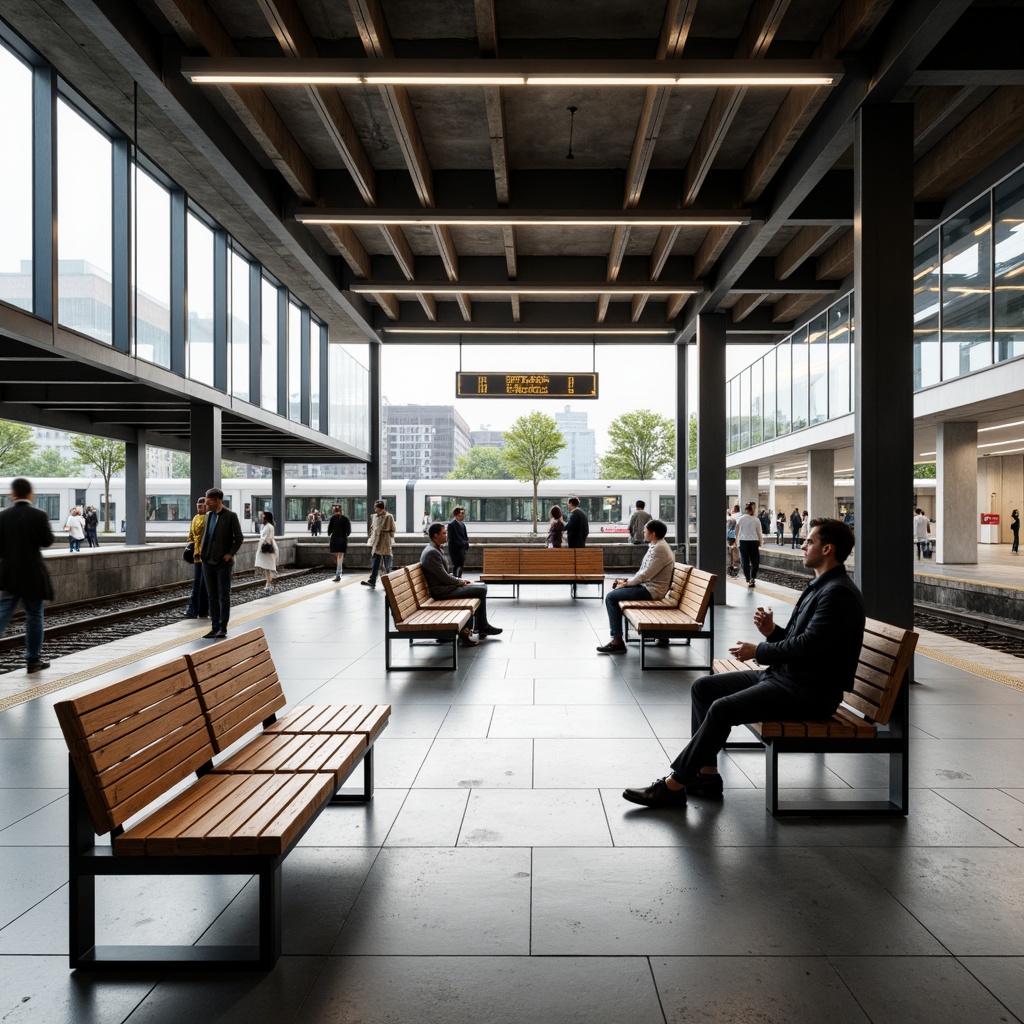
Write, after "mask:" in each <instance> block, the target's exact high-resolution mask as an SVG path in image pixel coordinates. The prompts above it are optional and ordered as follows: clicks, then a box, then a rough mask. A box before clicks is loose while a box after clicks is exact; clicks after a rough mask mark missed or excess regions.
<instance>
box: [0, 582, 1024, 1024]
mask: <svg viewBox="0 0 1024 1024" xmlns="http://www.w3.org/2000/svg"><path fill="white" fill-rule="evenodd" d="M354 582H355V581H354V580H348V579H346V582H345V583H343V584H341V585H340V586H339V585H335V584H331V583H327V582H325V583H323V584H316V585H314V586H313V587H310V588H308V591H309V592H308V594H304V595H302V596H301V597H296V596H295V595H294V594H288V595H282V596H281V598H276V599H271V600H270V601H269V602H267V603H266V604H263V605H261V607H260V608H258V609H252V606H249V607H247V608H246V609H244V610H243V611H244V615H243V614H240V615H239V616H238V621H237V622H236V623H234V624H233V626H234V628H235V629H236V630H241V629H242V628H247V627H251V626H253V625H261V626H263V628H264V629H265V630H266V632H267V635H268V637H269V641H270V645H271V649H272V651H273V653H274V657H275V660H276V662H277V665H278V668H279V671H280V674H281V677H282V682H283V684H284V687H285V690H286V692H287V694H288V695H289V698H290V699H291V700H292V701H294V702H296V703H298V702H302V701H304V700H307V699H313V700H316V701H318V702H329V701H338V702H354V701H365V702H370V701H372V702H389V703H391V704H392V706H393V709H394V711H393V715H392V724H391V725H390V727H389V728H388V729H387V730H386V731H385V733H384V734H383V735H382V736H381V738H380V740H379V741H378V747H377V751H378V754H377V758H378V760H377V794H376V799H375V800H374V801H373V803H372V805H370V806H369V807H364V806H354V805H353V806H336V807H331V808H328V809H327V810H326V811H325V812H324V813H323V814H322V815H321V817H320V818H319V820H318V822H317V823H316V824H315V825H314V826H313V828H312V829H311V830H310V831H309V832H308V833H307V835H306V836H305V838H304V840H303V841H302V843H301V844H300V846H299V847H298V848H297V849H296V850H295V851H294V852H293V853H292V855H291V856H290V857H289V859H288V860H287V862H286V863H285V867H284V902H285V936H284V949H285V953H284V956H283V957H282V958H281V960H280V962H279V964H278V966H277V968H276V969H275V970H274V971H272V972H270V973H268V974H263V975H261V974H251V973H244V972H225V973H222V974H219V975H215V976H206V977H204V976H200V975H194V976H188V975H186V976H170V975H162V974H161V973H160V972H159V971H152V972H148V973H144V974H141V975H138V976H130V975H124V976H122V975H117V976H95V975H86V976H80V975H76V974H73V973H71V972H70V971H69V970H68V968H67V961H66V955H65V954H66V948H67V947H66V928H67V864H66V856H67V855H66V846H65V844H66V828H67V825H66V814H67V800H66V770H67V769H66V752H65V747H64V742H63V739H62V738H61V736H60V733H59V730H58V729H57V725H56V721H55V718H54V715H53V710H52V705H53V703H54V701H55V700H57V699H60V698H61V697H63V696H65V695H66V694H67V693H68V692H74V690H65V691H63V692H55V693H49V694H43V695H40V696H36V697H35V698H34V699H31V700H28V701H25V702H23V703H20V704H17V705H16V706H14V707H11V708H9V709H8V710H5V711H3V712H0V864H2V871H0V1018H2V1020H3V1021H4V1022H5V1024H11V1022H18V1021H29V1020H30V1021H45V1022H48V1024H49V1022H60V1021H75V1022H78V1024H85V1022H94V1021H95V1022H119V1021H130V1022H132V1024H140V1022H168V1024H170V1022H174V1024H179V1022H181V1021H188V1020H195V1021H197V1022H198V1021H201V1022H207V1021H240V1022H245V1024H254V1022H263V1021H268V1022H270V1021H273V1022H288V1021H301V1022H303V1024H322V1022H323V1024H326V1022H342V1021H344V1022H348V1021H353V1022H356V1021H358V1022H382V1024H383V1022H388V1024H396V1022H407V1021H408V1022H417V1024H419V1022H434V1021H437V1022H441V1021H444V1022H453V1021H457V1022H461V1021H467V1022H468V1021H472V1022H488V1024H489V1022H495V1024H499V1022H506V1021H507V1022H510V1024H511V1022H534V1021H538V1022H539V1021H544V1022H556V1024H557V1022H562V1021H587V1022H606V1021H607V1022H612V1021H616V1022H622V1021H628V1022H631V1024H647V1022H666V1021H668V1022H682V1021H743V1022H749V1021H758V1022H763V1021H768V1022H776V1021H777V1022H791V1021H815V1022H818V1021H825V1020H827V1021H829V1022H830V1024H841V1022H847V1021H850V1022H854V1021H858V1022H863V1021H872V1022H889V1021H891V1022H894V1024H895V1022H906V1021H928V1022H946V1021H948V1022H965V1021H970V1022H975V1021H979V1022H987V1021H993V1022H995V1021H1009V1020H1017V1019H1024V849H1022V846H1024V692H1021V691H1020V690H1018V689H1014V688H1013V687H1012V686H1008V685H1005V684H1004V683H1001V682H998V681H996V680H994V679H992V678H985V677H983V676H980V675H976V674H974V673H972V672H970V671H966V670H965V669H964V668H963V667H962V666H963V665H968V666H969V665H970V664H971V660H972V658H974V659H976V660H977V662H978V667H979V668H983V665H982V664H981V663H982V661H983V660H984V656H983V655H981V654H977V653H974V654H972V653H971V652H970V651H964V652H961V656H960V657H959V660H958V661H957V665H952V664H947V663H945V662H943V661H941V660H934V659H932V658H929V657H920V658H918V660H917V680H918V681H917V683H916V684H915V686H914V687H913V690H912V699H911V703H912V722H913V740H912V759H911V785H912V787H913V789H912V806H911V814H910V816H909V818H908V819H906V820H896V821H894V820H882V819H870V820H854V819H817V820H816V819H813V818H812V819H800V820H792V819H791V820H784V821H776V820H773V819H772V818H771V817H769V816H768V815H767V814H766V812H765V810H764V795H763V780H764V760H763V754H761V753H760V752H757V751H752V750H751V751H734V752H731V753H730V754H729V755H728V756H726V757H723V759H722V763H721V767H722V771H723V774H724V776H725V784H726V791H725V799H724V800H723V801H721V802H718V803H715V802H710V801H701V800H696V799H694V800H691V803H690V804H689V806H688V807H687V808H686V809H685V811H681V812H679V811H675V812H670V811H657V812H652V811H648V810H644V809H642V808H636V807H634V806H632V805H630V804H627V803H625V802H624V801H623V800H622V799H621V797H620V792H621V789H622V787H623V786H624V785H645V784H647V783H648V782H650V781H651V779H653V778H655V777H656V776H658V775H661V774H663V773H664V771H665V770H666V766H667V761H668V759H669V758H670V756H671V755H674V754H675V752H676V751H677V750H678V748H679V747H680V746H681V745H682V744H683V743H684V742H685V740H686V737H687V734H688V732H689V704H688V700H689V686H690V683H691V682H692V680H693V678H694V677H695V676H694V673H692V672H686V671H677V672H667V671H648V672H644V673H641V672H640V668H639V659H638V656H637V653H636V651H635V650H634V651H631V652H630V653H629V654H628V655H626V656H624V657H616V658H605V657H600V656H598V655H596V654H595V653H594V646H595V644H596V643H599V642H603V639H604V637H605V635H606V633H607V629H606V625H605V621H604V616H603V608H602V605H601V603H600V602H598V601H579V602H576V603H575V604H574V603H572V602H570V601H569V599H568V588H566V589H565V591H564V592H563V591H562V590H561V588H553V587H547V588H534V589H530V588H524V590H523V598H522V600H520V601H517V602H512V601H498V600H495V601H493V607H492V611H491V618H492V621H493V622H494V623H495V624H496V625H500V626H503V627H504V628H505V632H504V634H503V635H502V637H500V638H496V639H491V640H487V641H485V642H484V643H483V644H481V646H480V647H479V648H477V649H475V650H471V651H464V652H463V656H462V657H461V658H460V665H459V669H458V671H457V672H429V673H428V672H411V673H392V674H385V672H384V669H383V646H382V642H381V632H382V630H381V621H382V618H383V612H382V601H383V595H382V593H381V591H380V590H377V591H376V592H371V591H368V590H367V589H366V588H365V587H360V586H358V585H356V586H353V585H351V584H352V583H354ZM728 591H729V597H728V600H729V604H728V605H727V606H726V607H725V608H723V609H720V610H719V612H720V614H719V620H718V629H719V643H718V650H719V652H720V653H722V652H724V651H725V648H726V647H727V646H728V643H729V642H730V641H731V640H733V639H737V638H740V637H750V636H752V635H753V630H752V627H750V625H749V622H750V614H751V612H752V610H753V607H754V606H755V605H757V604H769V603H771V604H772V605H773V607H774V608H775V610H776V617H777V619H778V620H784V619H785V618H786V617H787V616H788V613H789V608H790V607H791V606H790V605H789V604H787V603H786V601H785V595H784V594H783V593H782V592H780V591H775V590H773V588H771V587H768V586H764V587H759V590H758V591H754V592H751V591H748V590H746V588H743V587H738V586H735V585H730V586H729V588H728ZM243 620H245V621H243ZM198 632H199V631H197V630H196V629H195V625H194V623H188V622H185V623H182V624H181V625H180V626H174V627H168V628H167V629H165V630H161V631H158V632H157V634H151V635H150V636H149V637H147V638H144V641H143V642H141V643H136V644H134V645H133V647H132V649H131V653H130V654H129V655H127V656H123V655H122V653H121V652H120V651H119V650H114V649H111V650H107V651H104V650H102V649H97V650H96V652H95V655H94V658H93V662H92V668H91V670H90V669H89V668H88V667H87V666H86V667H83V662H82V660H81V659H79V660H78V661H76V662H75V663H73V664H71V665H69V666H67V667H66V671H65V678H67V679H68V680H73V679H81V678H83V677H85V676H89V678H88V680H87V681H85V682H77V683H74V687H75V690H83V689H90V688H92V687H94V686H96V685H97V684H100V683H103V682H107V681H110V680H112V679H115V678H118V677H119V676H122V675H124V674H126V673H127V672H130V671H132V665H133V664H134V665H145V664H148V663H150V662H155V661H157V660H162V659H164V658H166V657H168V653H169V652H170V651H174V650H182V649H188V648H190V647H194V646H197V645H199V644H201V643H203V641H201V640H199V639H197V636H198ZM158 634H159V635H158ZM395 651H396V655H398V656H400V657H406V656H408V655H410V654H411V655H412V656H413V657H415V658H416V659H417V660H423V661H425V660H426V659H428V658H431V657H442V656H443V654H442V652H441V651H440V650H438V651H434V650H433V649H430V648H416V649H415V650H413V651H412V652H410V651H409V650H408V648H407V646H405V645H403V644H397V645H396V648H395ZM663 653H664V652H654V653H653V654H652V658H655V657H657V656H658V655H659V654H663ZM686 656H687V654H686V652H685V650H684V649H678V650H675V649H674V650H673V651H672V652H671V657H672V658H674V659H677V660H685V658H686ZM104 659H106V660H104ZM958 666H959V667H958ZM61 671H62V667H61V665H60V664H59V663H55V665H54V669H52V670H51V673H49V674H48V676H49V678H50V679H54V678H56V679H57V680H59V679H60V678H61V676H60V673H61ZM30 681H31V683H33V684H34V683H36V682H37V681H40V682H42V679H40V677H31V680H30ZM784 766H785V768H784V775H783V785H784V786H785V787H787V789H789V790H790V791H792V792H795V791H816V792H819V793H823V794H824V795H827V796H828V797H830V798H832V799H838V800H842V799H844V798H846V797H849V796H859V795H862V791H864V790H868V791H871V792H872V793H877V791H878V788H879V787H880V786H881V785H882V783H883V780H884V777H885V767H884V764H883V763H882V762H881V761H880V760H878V759H876V758H875V757H874V756H872V755H859V756H858V755H846V756H830V757H818V756H806V757H802V756H801V757H791V758H790V759H788V760H787V761H784ZM99 891H100V904H101V911H100V915H99V917H100V936H99V937H100V941H108V942H118V941H130V942H199V943H204V942H225V941H232V940H235V939H242V940H245V939H248V938H249V936H250V935H251V929H252V927H253V924H254V920H255V909H256V907H255V895H256V894H255V889H254V885H253V884H251V882H250V880H249V879H247V878H244V877H238V878H232V877H228V878H215V879H203V878H191V879H190V878H182V879H171V880H165V879H145V880H134V881H133V880H129V879H119V880H108V881H105V882H104V883H102V884H101V885H100V888H99Z"/></svg>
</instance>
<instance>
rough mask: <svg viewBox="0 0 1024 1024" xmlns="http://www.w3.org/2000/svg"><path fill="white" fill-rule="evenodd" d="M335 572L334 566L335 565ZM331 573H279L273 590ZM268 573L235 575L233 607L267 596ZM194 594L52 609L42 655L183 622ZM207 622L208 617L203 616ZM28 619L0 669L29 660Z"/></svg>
mask: <svg viewBox="0 0 1024 1024" xmlns="http://www.w3.org/2000/svg"><path fill="white" fill-rule="evenodd" d="M331 572H333V569H332V570H331ZM325 575H329V573H326V572H325V571H324V570H323V569H295V570H285V571H283V572H281V573H279V574H278V577H277V581H276V582H275V585H274V593H275V594H277V593H281V592H283V591H286V590H294V589H296V588H298V587H304V586H308V585H309V584H310V583H316V582H319V581H320V580H322V579H323V578H324V577H325ZM263 583H264V581H263V578H262V577H260V579H254V578H251V577H247V578H245V579H238V580H234V581H233V582H232V584H231V606H232V608H237V607H238V606H240V605H244V604H248V603H249V602H251V601H257V600H259V599H260V598H261V597H262V596H263ZM191 594H192V584H191V582H189V583H181V584H177V583H174V584H170V585H168V586H164V587H155V588H153V589H151V590H146V591H138V592H135V593H130V594H125V595H123V596H122V597H119V598H117V599H116V600H102V601H93V602H81V603H78V604H73V605H63V606H62V607H60V608H57V609H52V610H51V609H47V611H46V620H45V625H44V634H43V657H44V658H46V659H47V660H49V659H51V658H62V657H65V656H66V655H68V654H74V653H75V652H77V651H81V650H84V649H85V648H88V647H95V646H96V645H98V644H104V643H109V642H110V641H112V640H120V639H123V638H124V637H127V636H135V635H136V634H138V633H144V632H147V631H148V630H151V629H157V628H158V627H160V626H166V625H169V624H170V623H172V622H179V621H181V618H182V616H183V615H184V612H185V608H186V607H187V606H188V602H189V597H190V596H191ZM199 621H204V620H199ZM24 632H25V621H24V616H22V615H20V614H19V615H17V616H15V617H14V618H13V619H12V620H11V624H10V625H9V626H8V628H7V633H6V635H5V636H3V637H2V638H0V674H3V673H5V672H11V671H13V670H14V669H18V668H22V667H23V666H24V664H25V661H24V651H25V639H24Z"/></svg>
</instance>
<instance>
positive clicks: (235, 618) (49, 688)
mask: <svg viewBox="0 0 1024 1024" xmlns="http://www.w3.org/2000/svg"><path fill="white" fill-rule="evenodd" d="M328 582H329V583H330V586H329V587H327V586H321V587H316V588H315V589H316V593H299V594H298V595H297V596H295V597H290V598H287V599H278V600H277V601H275V602H274V603H273V604H263V603H260V602H256V601H254V602H252V603H253V604H255V605H257V607H255V608H253V610H252V611H245V612H239V613H238V614H237V615H232V617H231V626H232V627H234V626H240V625H244V624H245V623H247V622H253V621H255V620H256V619H260V618H263V616H264V615H271V614H273V613H274V612H277V611H280V610H281V609H282V608H291V607H293V606H294V605H297V604H302V603H303V602H304V601H311V600H313V598H315V597H320V596H321V595H322V594H323V591H324V590H342V589H344V588H345V587H350V586H352V585H353V584H354V583H358V582H359V580H358V577H355V576H353V577H352V578H351V579H348V580H344V581H343V582H341V583H335V582H334V581H333V580H329V581H328V580H325V581H324V584H326V583H328ZM301 589H302V591H306V590H307V589H308V590H313V589H314V586H310V587H308V588H307V587H303V588H301ZM282 597H283V595H282ZM243 607H244V606H243ZM160 628H161V629H163V628H165V627H160ZM208 632H209V630H208V629H207V628H206V627H205V626H200V627H199V628H198V629H194V630H190V631H189V632H187V633H179V634H178V635H176V636H174V637H171V638H170V639H167V640H161V641H160V642H159V643H155V644H152V645H151V646H149V647H146V648H143V649H140V650H135V651H132V652H131V653H130V654H125V655H122V656H121V657H119V658H111V659H110V660H109V661H104V662H101V663H100V664H98V665H93V666H91V667H90V668H84V669H82V670H81V671H79V672H73V673H72V674H71V675H67V676H62V677H61V678H60V679H54V680H51V681H50V682H46V683H41V684H40V685H38V686H32V687H30V688H28V689H25V690H22V691H21V692H20V693H14V694H10V695H9V696H6V697H0V711H7V710H9V709H10V708H14V707H17V706H18V705H19V704H25V703H27V702H28V701H30V700H35V699H36V697H45V696H46V695H47V694H48V693H55V692H56V691H57V690H63V689H64V688H65V687H67V686H74V685H75V684H76V683H84V682H86V681H87V680H89V679H94V678H95V677H96V676H101V675H103V674H104V673H106V672H113V671H114V670H115V669H119V668H124V667H125V666H126V665H131V664H133V663H134V662H136V661H141V660H142V659H143V658H152V657H153V656H154V655H157V654H163V653H164V652H165V651H172V650H174V648H175V647H181V646H182V644H187V643H191V642H192V641H193V640H201V639H202V638H203V636H204V635H205V634H206V633H208ZM114 642H115V643H117V641H114ZM2 678H3V677H2V676H0V680H2Z"/></svg>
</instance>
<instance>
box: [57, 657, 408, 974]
mask: <svg viewBox="0 0 1024 1024" xmlns="http://www.w3.org/2000/svg"><path fill="white" fill-rule="evenodd" d="M210 678H211V679H212V678H213V676H212V675H211V677H210ZM215 689H220V690H223V686H217V687H215ZM277 702H278V701H277V698H276V697H272V698H271V700H270V701H269V704H270V705H276V704H277ZM220 703H221V704H223V703H225V702H220ZM242 703H243V704H249V715H250V716H253V715H255V714H258V713H260V712H258V711H256V707H257V704H256V703H253V702H249V701H247V700H245V701H242ZM227 704H231V702H230V701H229V702H227ZM267 706H268V705H267V704H264V705H263V710H265V709H266V707H267ZM55 710H56V713H57V718H58V721H59V722H60V726H61V730H62V732H63V734H64V737H65V740H66V741H67V745H68V750H69V762H70V765H69V779H68V785H69V798H70V818H69V822H70V836H69V890H70V891H69V897H70V899H69V957H70V965H71V967H72V968H84V969H100V968H103V969H129V968H139V967H149V968H152V967H158V968H161V969H166V968H173V967H179V968H187V969H196V968H203V967H206V968H215V969H218V968H221V967H223V966H225V965H235V966H248V967H258V968H263V969H267V968H270V967H272V966H273V965H274V963H275V962H276V961H277V959H278V957H279V956H280V954H281V865H282V863H283V861H284V859H285V857H286V856H287V855H288V853H289V852H290V851H291V850H292V849H293V848H294V846H295V844H296V843H297V842H298V841H299V840H300V839H301V838H302V835H303V834H304V833H305V832H306V830H307V829H308V828H309V826H310V825H311V824H312V823H313V821H314V820H315V819H316V817H317V816H318V815H319V814H320V812H321V811H323V810H324V809H325V808H326V807H327V806H328V804H330V803H331V802H332V800H333V799H334V797H335V794H336V792H337V790H338V789H339V787H340V786H341V784H342V783H343V782H344V780H345V778H346V777H347V775H348V774H349V773H350V772H351V771H352V770H353V769H354V767H355V765H356V764H357V763H358V761H359V760H360V758H363V759H365V754H366V751H367V750H368V749H370V747H369V743H370V740H369V739H368V737H369V736H370V733H369V732H365V731H358V727H361V726H362V725H363V724H364V723H366V722H367V721H368V720H369V719H371V718H374V716H373V715H372V714H369V715H368V714H365V713H364V714H361V715H359V716H358V721H357V722H355V723H354V724H355V725H356V726H357V729H355V730H353V731H351V732H349V733H344V734H341V735H339V736H335V737H328V736H325V734H322V733H311V734H300V735H297V736H281V737H280V738H278V737H276V736H275V737H273V739H274V740H275V741H279V740H289V739H290V740H291V747H290V748H289V756H288V757H285V758H277V760H276V761H274V763H270V762H268V761H267V759H265V758H263V759H260V758H259V757H258V756H257V760H260V764H259V765H258V766H256V765H253V766H247V767H242V766H234V767H227V766H226V764H224V763H222V764H216V765H215V763H214V762H215V758H216V757H217V756H218V748H219V749H224V747H225V746H226V745H227V744H228V743H229V742H230V741H229V740H228V737H229V736H231V735H234V734H235V733H236V732H237V730H238V729H240V728H241V726H242V723H243V721H245V720H248V719H238V718H237V717H236V716H234V715H230V716H225V717H223V718H220V716H219V715H217V714H214V715H213V716H211V715H210V713H209V712H208V711H207V709H206V708H204V705H203V702H202V701H201V700H200V692H199V689H198V688H197V685H196V682H195V678H194V675H193V666H192V665H190V661H189V659H188V658H186V657H181V658H176V659H174V660H173V661H171V662H168V663H167V664H164V665H160V666H158V667H157V668H154V669H150V670H149V671H147V672H142V673H139V674H138V675H135V676H132V677H131V678H129V679H125V680H121V681H120V682H117V683H113V684H111V685H109V686H104V687H102V688H100V689H98V690H94V691H92V692H91V693H87V694H84V695H82V696H80V697H76V698H73V699H70V700H65V701H61V702H59V703H58V704H57V705H56V707H55ZM236 710H237V708H236ZM389 712H390V709H389V708H386V706H385V708H383V709H381V710H380V711H379V712H378V714H377V715H376V725H374V727H373V728H374V729H376V732H374V733H373V735H376V733H379V731H380V728H383V724H381V723H386V719H387V714H388V713H389ZM269 717H271V718H272V717H273V711H271V712H270V716H269ZM290 717H291V716H290ZM351 717H352V716H351V715H350V716H349V718H351ZM228 718H231V720H232V724H230V725H227V727H226V728H224V729H221V730H220V731H219V733H218V738H216V739H215V736H214V732H213V731H212V730H211V727H210V723H211V721H212V720H213V719H219V720H220V721H221V723H222V724H223V723H226V722H227V721H228ZM265 737H266V734H262V735H261V736H259V737H257V739H256V741H254V742H255V746H254V747H253V750H254V751H256V750H259V751H261V750H263V747H262V744H263V743H264V742H265ZM328 741H329V742H328ZM325 746H326V747H329V749H325ZM279 749H283V747H282V748H279ZM248 751H249V747H248V746H247V747H245V748H243V750H241V751H238V752H237V753H233V752H229V753H228V761H231V760H236V759H237V760H239V762H241V761H242V760H244V758H245V757H246V756H247V753H248ZM193 774H195V775H196V776H198V780H197V781H195V782H194V783H193V784H192V785H190V786H188V787H187V788H185V789H181V784H182V783H183V782H185V781H186V780H188V779H189V777H190V776H192V775H193ZM371 778H372V776H371ZM172 792H173V793H174V795H172V796H169V794H171V793H172ZM168 797H169V798H168ZM160 801H165V802H163V803H161V804H160V805H159V806H158V807H157V808H156V809H155V810H153V811H151V812H150V813H149V814H148V815H147V816H146V817H144V818H142V819H141V820H139V821H134V820H132V821H130V819H135V818H136V817H137V816H138V815H139V814H140V813H143V812H146V811H147V809H148V808H150V807H151V806H152V805H153V804H154V803H158V802H160ZM126 825H127V826H128V827H126ZM108 832H109V833H110V834H111V844H110V846H109V847H105V846H97V845H96V837H97V835H105V834H107V833H108ZM193 874H200V875H210V874H216V875H255V876H257V877H258V879H259V928H258V941H257V942H256V944H254V945H246V946H236V945H232V946H213V945H211V946H207V945H191V946H170V945H165V946H160V945H149V946H104V945H97V944H96V877H97V876H99V875H102V876H119V875H132V876H135V875H138V876H144V875H193Z"/></svg>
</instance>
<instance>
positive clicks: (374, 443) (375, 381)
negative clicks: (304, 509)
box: [353, 341, 417, 532]
mask: <svg viewBox="0 0 1024 1024" xmlns="http://www.w3.org/2000/svg"><path fill="white" fill-rule="evenodd" d="M368 348H369V350H370V351H369V355H370V366H369V370H370V375H369V376H370V380H369V390H370V393H369V397H368V402H369V406H370V409H369V413H370V461H369V462H368V463H367V464H366V518H367V525H369V518H370V516H371V515H373V503H374V502H375V501H376V500H377V499H378V498H379V497H380V496H381V492H382V490H383V486H382V484H381V469H382V467H383V465H384V457H383V452H382V451H381V429H380V418H381V411H382V410H381V381H380V349H381V346H380V343H379V342H373V341H371V342H370V344H369V346H368ZM416 525H417V524H415V523H414V524H413V527H414V528H415V527H416ZM353 530H355V524H353ZM357 532H358V531H357Z"/></svg>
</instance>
